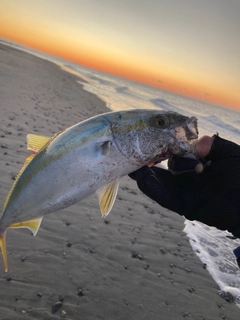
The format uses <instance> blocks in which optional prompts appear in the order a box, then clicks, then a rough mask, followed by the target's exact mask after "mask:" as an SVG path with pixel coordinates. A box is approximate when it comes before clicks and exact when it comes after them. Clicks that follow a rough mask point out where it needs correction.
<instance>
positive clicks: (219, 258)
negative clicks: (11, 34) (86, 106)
mask: <svg viewBox="0 0 240 320" xmlns="http://www.w3.org/2000/svg"><path fill="white" fill-rule="evenodd" d="M17 48H18V49H21V50H24V51H27V52H29V53H31V54H35V55H37V56H39V57H41V58H44V59H47V60H50V61H52V62H54V63H56V64H58V65H59V66H60V67H62V68H63V69H65V70H67V71H69V72H74V73H77V74H79V75H80V76H81V77H82V78H83V79H84V80H86V81H87V82H82V81H81V80H79V81H78V82H79V83H81V84H82V85H83V86H84V89H85V90H88V91H90V92H92V93H94V94H96V95H97V96H99V97H100V98H101V99H102V100H104V101H105V102H106V104H107V106H108V108H109V109H111V110H114V111H115V110H123V109H134V108H143V109H145V108H152V109H156V108H157V109H160V110H171V111H176V112H179V113H181V114H184V115H187V116H189V115H190V116H196V117H197V118H198V123H199V131H200V136H202V135H204V134H207V135H212V134H215V133H216V132H218V133H219V134H220V136H222V137H224V138H225V139H229V140H232V141H234V142H236V143H238V144H240V138H239V137H240V113H239V112H237V111H233V110H229V109H223V108H220V107H217V106H213V105H209V104H206V103H203V102H200V101H196V100H192V99H187V98H185V97H182V96H178V95H174V94H172V93H168V92H164V91H161V90H158V89H155V88H151V87H147V86H144V85H141V84H137V83H134V82H131V81H128V80H125V79H121V78H117V77H114V76H111V75H108V74H105V73H101V72H97V71H94V70H90V69H87V68H84V67H81V66H79V65H76V64H73V63H70V62H66V61H64V60H62V59H57V58H55V57H51V56H49V55H45V54H42V53H39V52H35V51H32V50H29V49H26V48H24V49H23V48H19V47H17ZM184 231H185V233H186V235H187V236H188V237H189V240H190V243H191V245H192V248H193V251H194V252H195V253H196V255H197V256H198V257H199V258H200V260H201V261H202V262H203V263H205V264H206V265H207V270H208V271H209V273H210V274H211V276H212V277H213V279H214V280H215V281H216V283H217V284H218V285H219V287H220V289H221V290H222V291H224V292H230V293H231V294H232V295H233V296H234V297H235V302H236V304H237V306H238V307H239V308H240V269H239V268H238V266H237V264H236V261H235V256H234V254H233V252H232V251H233V249H235V248H236V247H237V246H239V245H240V240H239V239H238V240H232V239H229V238H227V236H229V235H230V234H228V233H227V232H223V231H219V230H217V229H216V228H211V227H208V226H206V225H204V224H201V223H200V222H196V221H194V222H191V221H187V220H186V221H185V229H184Z"/></svg>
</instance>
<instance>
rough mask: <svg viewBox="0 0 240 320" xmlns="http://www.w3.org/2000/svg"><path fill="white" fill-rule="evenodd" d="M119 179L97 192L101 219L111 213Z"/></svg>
mask: <svg viewBox="0 0 240 320" xmlns="http://www.w3.org/2000/svg"><path fill="white" fill-rule="evenodd" d="M118 186H119V179H117V180H116V181H113V182H110V183H108V184H107V185H106V186H104V187H103V188H101V189H99V190H98V191H97V195H98V200H99V205H100V209H101V213H102V217H103V218H105V217H106V216H107V215H108V214H109V213H110V211H111V209H112V207H113V205H114V202H115V200H116V197H117V192H118Z"/></svg>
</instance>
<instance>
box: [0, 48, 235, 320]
mask: <svg viewBox="0 0 240 320" xmlns="http://www.w3.org/2000/svg"><path fill="white" fill-rule="evenodd" d="M0 68H1V74H0V108H1V115H2V117H1V120H0V121H1V126H0V131H1V132H0V136H1V146H2V148H1V153H0V158H1V162H0V163H1V166H0V175H1V177H2V178H1V183H0V197H1V206H2V208H3V205H4V201H5V198H6V196H7V193H8V191H9V190H10V187H11V184H12V182H13V180H12V179H13V177H14V176H15V175H16V174H17V173H18V171H19V170H20V168H21V166H22V164H23V163H24V161H25V158H26V157H27V156H28V155H29V152H28V151H26V139H25V136H26V134H27V133H36V134H43V135H52V134H55V133H56V132H58V131H60V130H62V129H64V128H66V127H68V126H70V125H73V124H75V123H77V122H79V121H81V120H84V119H86V118H89V117H91V116H94V115H97V114H100V113H103V112H108V111H110V110H109V109H108V108H107V106H106V104H105V102H103V101H102V100H101V99H100V98H98V97H97V96H96V95H94V94H92V93H90V92H88V91H86V90H84V89H83V86H82V85H81V84H79V83H77V81H78V80H79V79H81V81H82V80H83V81H84V79H82V78H81V77H79V76H76V75H73V74H71V73H69V72H67V71H64V70H61V69H60V67H59V66H58V65H56V64H54V63H52V62H50V61H47V60H44V59H41V58H38V57H36V56H33V55H31V54H29V53H26V52H23V51H21V50H18V49H15V48H14V49H13V48H11V47H10V48H9V47H8V46H5V45H2V44H0ZM79 174H80V173H79ZM183 227H184V223H183V218H182V217H179V216H177V215H176V214H174V213H172V212H170V211H168V210H165V209H163V208H161V207H160V206H159V205H157V204H156V203H154V202H153V201H151V200H150V199H147V197H145V196H143V195H142V193H141V192H140V191H139V190H138V189H137V187H136V185H135V183H134V182H133V181H132V180H130V179H129V178H128V177H124V178H123V179H121V182H120V190H119V194H118V197H117V200H116V202H115V205H114V208H113V210H112V212H111V214H110V215H109V216H108V217H107V219H106V220H102V218H101V214H100V210H99V207H98V201H97V199H96V197H95V196H92V197H89V198H87V199H85V200H83V201H81V202H80V203H78V204H76V205H74V206H72V207H69V208H67V209H65V210H62V211H59V212H56V213H55V214H51V215H49V216H46V217H45V218H44V219H43V223H42V226H41V228H40V230H39V233H38V235H37V236H36V237H34V238H31V234H30V232H29V231H28V230H26V229H23V230H9V232H8V235H7V249H8V258H9V268H10V271H9V273H8V274H5V273H4V271H3V269H4V268H3V263H2V261H1V259H0V261H1V262H0V268H1V269H0V282H1V288H2V290H1V292H0V299H1V302H2V303H1V306H0V318H1V319H3V320H4V319H11V320H15V319H41V320H42V319H44V320H45V319H46V320H47V319H59V317H61V313H62V311H64V312H65V313H66V314H65V316H64V318H65V319H69V320H70V319H74V320H75V319H94V320H95V319H101V318H102V319H105V320H106V319H109V320H112V319H114V320H115V319H116V320H118V319H119V320H125V319H131V320H135V319H138V320H139V319H140V320H141V319H142V320H145V319H153V320H155V319H156V320H157V319H159V315H161V319H163V320H167V319H182V318H183V317H184V318H185V317H189V319H199V320H202V319H206V320H209V319H221V318H223V317H225V319H237V316H238V317H239V309H238V308H237V307H236V306H235V305H234V304H230V303H229V302H227V301H226V300H224V299H222V298H221V297H220V296H219V295H218V290H219V289H218V286H217V285H216V283H215V282H214V281H213V279H212V278H211V276H210V275H209V273H208V271H207V270H206V269H204V268H203V265H202V263H201V261H200V260H199V259H198V258H197V256H196V255H195V253H194V252H193V251H192V248H191V246H190V244H189V240H188V238H187V236H186V235H185V233H184V232H183ZM61 300H62V301H61ZM58 301H60V302H61V304H62V305H61V306H60V304H59V306H60V307H59V309H58V310H57V311H56V312H55V313H53V312H52V307H53V305H55V306H56V302H58ZM56 308H57V307H56ZM62 315H64V313H62Z"/></svg>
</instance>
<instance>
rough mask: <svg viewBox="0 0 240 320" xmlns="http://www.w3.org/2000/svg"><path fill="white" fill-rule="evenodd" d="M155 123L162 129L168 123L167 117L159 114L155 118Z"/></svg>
mask: <svg viewBox="0 0 240 320" xmlns="http://www.w3.org/2000/svg"><path fill="white" fill-rule="evenodd" d="M157 124H158V126H159V127H160V128H162V129H164V128H166V127H167V126H168V125H169V121H168V118H167V117H165V116H160V117H159V118H158V119H157Z"/></svg>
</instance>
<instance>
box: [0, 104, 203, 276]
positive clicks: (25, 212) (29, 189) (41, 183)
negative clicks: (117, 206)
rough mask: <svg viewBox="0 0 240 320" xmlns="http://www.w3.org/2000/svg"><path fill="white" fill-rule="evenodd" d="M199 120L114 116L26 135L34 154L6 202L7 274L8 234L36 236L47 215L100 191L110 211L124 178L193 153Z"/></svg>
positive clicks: (2, 227) (1, 229) (153, 113)
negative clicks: (20, 232) (49, 133)
mask: <svg viewBox="0 0 240 320" xmlns="http://www.w3.org/2000/svg"><path fill="white" fill-rule="evenodd" d="M197 136H198V131H197V119H196V118H194V117H192V118H189V117H185V116H183V115H180V114H178V113H174V112H164V111H157V110H143V109H141V110H129V111H120V112H109V113H106V114H101V115H98V116H96V117H93V118H90V119H88V120H85V121H83V122H80V123H78V124H76V125H74V126H72V127H70V128H68V129H66V130H64V131H62V132H60V133H58V134H56V135H55V136H53V137H51V138H50V137H45V136H37V135H34V134H29V135H28V136H27V148H28V149H29V150H31V151H33V152H34V153H33V154H32V155H30V156H29V157H28V158H27V160H26V162H25V164H24V166H23V168H22V170H21V171H20V172H19V174H18V176H17V178H16V180H15V182H14V184H13V186H12V189H11V190H10V192H9V194H8V197H7V199H6V202H5V205H4V209H3V214H2V217H1V219H0V247H1V250H2V255H3V260H4V264H5V271H6V272H7V271H8V262H7V251H6V230H7V229H8V228H28V229H30V230H31V231H32V233H33V234H34V235H36V234H37V232H38V229H39V227H40V224H41V221H42V218H43V216H44V215H46V214H48V213H51V212H55V211H58V210H60V209H64V208H66V207H68V206H70V205H73V204H74V203H76V202H78V201H80V200H82V199H84V198H86V197H88V196H89V195H91V194H93V193H95V192H96V193H97V195H98V199H99V204H100V209H101V213H102V216H103V217H105V216H107V215H108V214H109V212H110V211H111V209H112V207H113V204H114V202H115V199H116V196H117V192H118V185H119V179H120V178H121V177H123V176H125V175H127V174H129V173H131V172H133V171H135V170H137V169H139V168H141V167H142V166H144V165H147V164H149V163H153V162H154V163H157V162H160V161H162V160H165V159H167V158H169V157H171V156H173V155H181V154H186V153H189V152H191V150H190V149H191V144H190V143H189V141H191V140H194V139H196V138H197Z"/></svg>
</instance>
